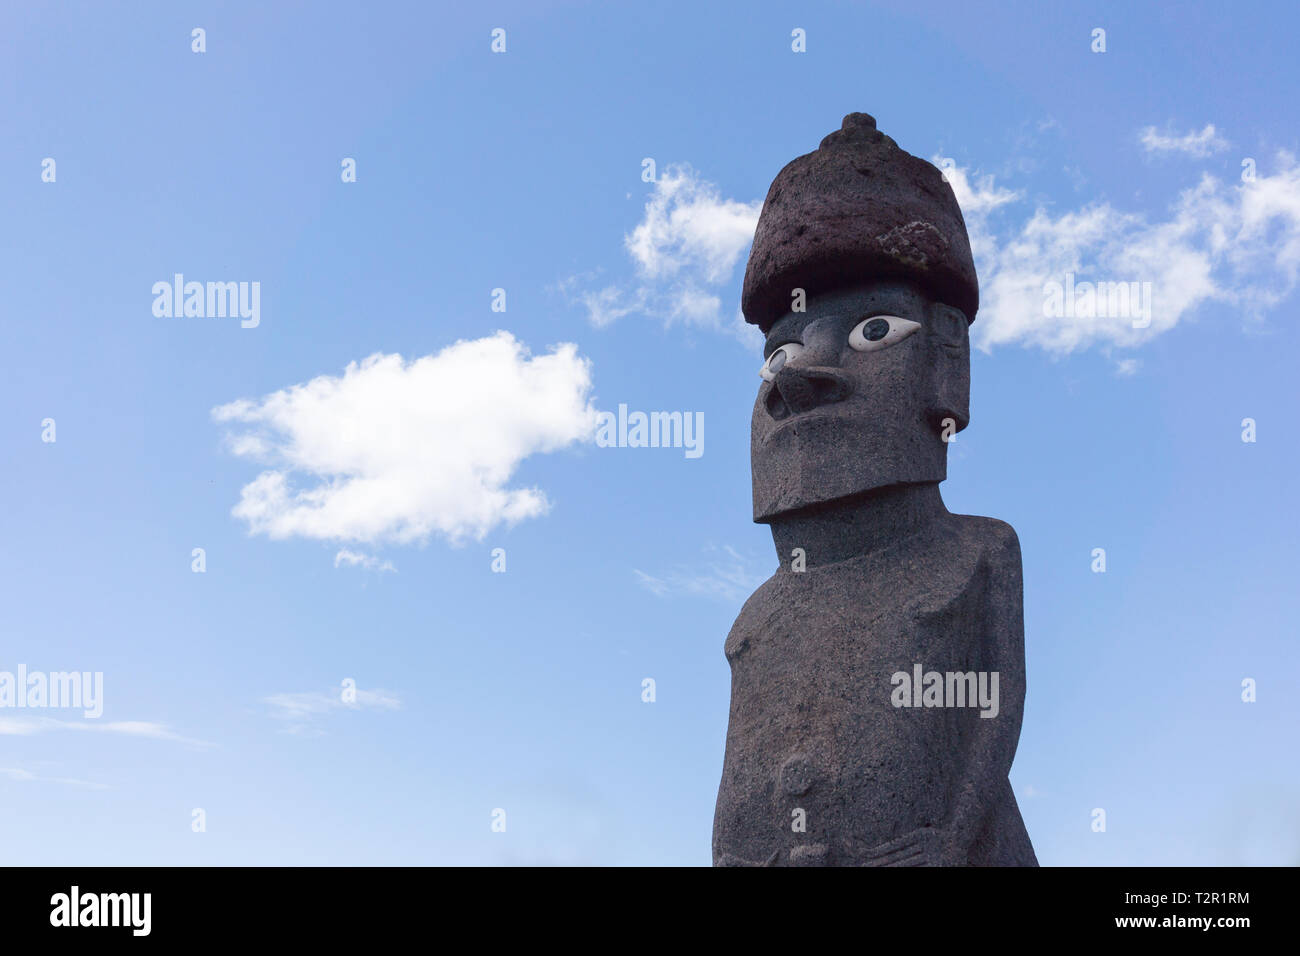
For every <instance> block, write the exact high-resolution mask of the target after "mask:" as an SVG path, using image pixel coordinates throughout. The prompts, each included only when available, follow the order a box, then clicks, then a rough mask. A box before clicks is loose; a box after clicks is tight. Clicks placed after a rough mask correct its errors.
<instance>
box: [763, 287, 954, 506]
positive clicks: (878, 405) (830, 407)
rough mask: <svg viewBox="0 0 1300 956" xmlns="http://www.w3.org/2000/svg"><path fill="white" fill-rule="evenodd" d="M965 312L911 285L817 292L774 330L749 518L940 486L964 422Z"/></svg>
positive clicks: (766, 352) (769, 339) (766, 355)
mask: <svg viewBox="0 0 1300 956" xmlns="http://www.w3.org/2000/svg"><path fill="white" fill-rule="evenodd" d="M968 349H969V346H968V339H967V322H966V317H965V316H964V315H963V314H962V313H961V312H960V311H958V310H957V309H954V308H951V307H950V306H947V305H944V304H942V303H935V302H931V301H930V300H929V299H928V298H927V297H926V296H925V295H924V294H923V293H922V292H921V291H920V290H919V289H918V288H916V287H915V286H913V285H911V284H909V283H905V282H870V283H864V284H862V285H859V286H855V287H850V288H846V289H841V290H838V291H836V292H832V293H827V294H825V295H822V296H818V297H816V298H813V299H810V300H808V302H807V310H806V311H804V312H791V313H787V314H786V315H785V316H783V317H782V318H781V319H779V320H778V321H777V322H776V323H775V324H774V325H773V326H772V328H771V330H770V331H769V332H768V335H767V343H766V345H765V347H764V350H763V355H764V360H765V361H764V364H763V368H762V371H761V372H760V374H761V376H762V379H763V382H762V385H761V386H760V387H759V390H758V399H757V401H756V402H755V403H754V415H753V420H752V426H751V434H750V458H751V464H752V468H753V476H754V520H755V521H760V522H761V521H770V520H773V519H774V518H777V517H779V516H780V515H781V514H782V513H783V512H788V511H793V510H795V509H799V508H806V507H808V506H810V505H817V504H821V503H824V502H829V501H834V500H836V499H840V498H844V497H847V496H850V495H856V494H861V493H862V492H866V491H871V490H872V489H875V488H883V487H885V486H887V485H894V484H900V483H911V482H934V481H942V480H943V479H944V478H946V477H947V450H948V449H947V443H946V442H945V440H944V437H943V436H944V433H945V431H946V432H947V434H948V435H949V436H951V435H952V434H954V433H955V432H956V431H958V430H960V429H962V428H964V427H965V426H966V423H967V420H968V418H969V413H968V411H967V401H968V399H967V396H968V393H969V390H970V371H969V361H970V359H969V350H968Z"/></svg>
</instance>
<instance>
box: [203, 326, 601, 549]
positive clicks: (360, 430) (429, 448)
mask: <svg viewBox="0 0 1300 956" xmlns="http://www.w3.org/2000/svg"><path fill="white" fill-rule="evenodd" d="M590 392H591V366H590V363H589V362H588V361H587V360H586V359H585V358H583V357H582V356H580V355H579V354H578V351H577V346H575V345H572V344H562V345H558V346H555V347H554V348H553V349H552V350H551V351H550V352H548V353H547V354H545V355H538V356H532V355H530V353H529V351H528V349H527V348H526V347H525V346H524V345H523V343H521V342H519V341H517V340H516V339H515V338H514V336H512V335H511V334H510V333H508V332H497V333H496V334H495V335H491V336H488V337H486V338H481V339H475V340H471V341H460V342H457V343H455V344H454V345H449V346H448V347H446V348H445V349H443V350H442V351H441V352H438V353H436V354H434V355H426V356H424V357H422V358H417V359H413V360H410V361H407V360H405V359H403V358H402V356H400V355H382V354H375V355H372V356H370V357H369V358H367V359H365V360H364V361H362V362H359V363H358V362H353V363H351V364H350V365H348V367H347V368H346V369H345V370H344V372H343V374H342V375H341V376H334V375H321V376H319V377H317V378H314V379H312V380H311V381H309V382H306V383H305V384H301V385H292V386H290V387H288V388H285V389H281V390H280V391H278V392H275V393H273V394H271V395H267V396H265V397H264V398H261V399H255V400H253V399H240V400H239V401H235V402H231V403H229V404H226V405H221V406H219V407H217V408H215V409H213V410H212V417H213V418H214V419H215V420H216V421H217V422H219V423H222V424H227V425H231V426H235V427H236V431H234V432H232V433H231V434H230V435H229V436H228V440H229V447H230V449H231V450H232V451H233V452H234V453H235V454H237V455H241V456H245V457H248V458H252V459H256V460H258V461H261V462H263V463H265V464H267V465H269V466H270V467H269V469H268V470H266V471H263V472H262V473H261V474H260V475H258V476H257V478H256V479H254V480H253V481H252V482H250V483H249V484H247V485H245V486H244V488H243V491H242V493H241V496H240V501H239V503H238V504H237V505H236V506H235V507H234V509H233V511H232V514H234V516H235V517H236V518H239V519H241V520H243V521H244V522H246V523H247V524H248V528H249V530H250V532H252V533H253V534H265V535H267V536H268V537H270V538H272V539H284V538H291V537H302V538H312V539H318V540H326V541H338V542H340V543H342V542H360V543H364V544H372V545H373V544H380V543H389V544H411V543H424V542H425V541H427V540H428V539H429V538H430V537H431V536H434V535H441V536H443V537H445V538H447V539H448V540H450V541H451V542H453V543H457V542H459V541H460V540H462V539H464V538H466V537H477V538H482V537H483V536H484V535H485V534H487V532H489V531H490V530H492V529H493V528H495V527H497V526H498V525H500V524H503V523H504V524H507V525H511V524H514V523H516V522H518V521H522V520H524V519H526V518H534V517H537V516H538V515H541V514H544V513H545V512H546V511H547V510H548V508H549V507H550V502H549V501H548V499H547V497H546V494H545V493H544V492H543V491H542V490H541V489H540V488H520V487H510V486H509V483H510V480H511V477H512V476H513V474H514V472H515V470H516V469H517V468H518V467H519V465H520V463H521V462H522V461H523V460H524V459H525V458H527V457H529V456H530V455H535V454H540V453H545V452H552V451H556V450H558V449H562V448H564V447H566V446H568V445H571V444H573V443H575V442H578V441H581V440H583V439H585V438H588V437H590V436H592V435H594V433H595V424H596V409H595V408H594V407H593V406H592V404H591V403H590V401H589V396H590ZM355 554H357V553H356V552H353V551H347V550H345V551H341V552H340V553H339V556H336V558H335V566H336V567H338V566H340V564H345V563H358V564H361V565H362V566H369V565H367V564H365V561H366V558H361V557H358V558H351V557H347V555H355ZM379 569H380V570H384V568H383V565H382V564H381V565H379Z"/></svg>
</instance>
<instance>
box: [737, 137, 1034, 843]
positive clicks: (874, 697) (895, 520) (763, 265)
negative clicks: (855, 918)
mask: <svg viewBox="0 0 1300 956" xmlns="http://www.w3.org/2000/svg"><path fill="white" fill-rule="evenodd" d="M741 305H742V309H743V311H744V313H745V318H746V320H747V321H749V322H752V323H754V324H756V325H758V327H759V328H760V329H761V330H762V331H763V333H764V334H765V335H766V336H767V342H766V346H765V348H764V355H765V358H766V361H765V362H764V363H763V367H762V370H761V372H760V374H761V377H762V379H763V381H762V384H761V385H760V386H759V390H758V400H757V401H756V402H755V403H754V414H753V421H752V426H751V427H752V437H751V446H750V448H751V451H750V454H751V459H752V467H753V479H754V520H755V521H756V522H760V523H765V524H768V525H770V526H771V529H772V538H773V540H774V541H775V543H776V550H777V555H778V559H779V560H780V562H781V566H780V568H779V570H778V571H777V572H776V573H775V574H774V575H773V576H772V577H771V578H769V579H768V580H767V582H766V583H764V584H763V585H762V586H761V587H760V588H759V589H758V590H757V591H755V592H754V594H753V595H752V596H751V597H750V598H749V600H748V601H746V602H745V606H744V608H743V609H742V610H741V612H740V616H739V617H738V618H737V619H736V623H735V625H734V626H733V627H732V629H731V633H730V634H729V635H728V637H727V640H726V645H725V652H726V656H727V660H728V662H729V663H730V665H731V676H732V683H731V714H730V720H729V723H728V727H727V748H726V757H725V760H724V764H723V769H722V783H721V786H720V787H719V789H718V805H717V811H716V814H715V817H714V824H713V859H714V863H715V865H719V866H745V865H752V866H760V865H769V866H779V865H795V866H800V865H804V866H806V865H831V866H836V865H866V866H916V865H931V866H936V865H938V866H951V865H1016V866H1036V865H1037V862H1038V861H1037V859H1036V858H1035V856H1034V850H1033V847H1032V845H1031V844H1030V842H1029V835H1028V833H1027V832H1026V831H1025V826H1024V823H1023V821H1022V820H1021V818H1020V810H1019V808H1018V807H1017V805H1016V799H1015V796H1014V795H1013V793H1012V790H1011V784H1010V782H1009V781H1008V779H1007V774H1008V772H1009V770H1010V768H1011V761H1012V758H1013V757H1014V756H1015V752H1016V741H1017V740H1018V738H1019V736H1020V721H1021V712H1022V708H1023V704H1024V694H1025V653H1024V625H1023V614H1022V603H1021V601H1022V598H1021V566H1020V544H1019V542H1018V540H1017V538H1016V533H1015V531H1014V530H1013V529H1012V528H1011V526H1010V525H1008V524H1005V523H1004V522H1001V521H998V520H996V519H993V518H979V517H971V516H968V515H954V514H951V513H950V512H949V511H948V510H947V509H946V508H945V507H944V504H943V499H942V498H941V497H940V495H939V482H941V481H943V480H944V478H946V477H947V450H948V442H949V440H951V438H952V436H953V435H955V433H956V432H958V431H960V430H961V429H962V428H965V427H966V424H967V422H968V421H969V411H968V404H969V392H970V352H969V338H968V325H969V323H970V322H971V321H973V320H974V318H975V312H976V310H977V308H978V307H979V285H978V281H977V279H976V277H975V266H974V263H973V261H972V258H971V251H970V242H969V240H968V238H967V236H966V225H965V222H964V221H963V219H962V215H961V210H960V209H959V208H958V205H957V200H956V198H955V197H954V195H953V192H952V189H951V187H950V186H949V185H948V183H947V182H946V181H945V180H944V178H943V177H942V175H941V174H940V172H939V170H938V169H936V168H935V167H934V166H932V165H931V164H930V163H927V162H925V161H924V160H922V159H919V158H917V157H915V156H912V155H910V154H909V153H907V152H904V151H903V150H901V149H899V148H898V146H897V145H896V144H895V143H894V141H893V140H892V139H890V138H889V137H888V136H885V135H883V134H881V133H880V132H878V131H877V130H876V123H875V120H873V119H872V118H871V117H870V116H868V115H866V114H865V113H852V114H850V115H849V116H847V117H845V119H844V124H843V127H842V128H841V129H840V130H838V131H837V132H834V133H831V134H830V135H829V136H827V137H826V138H825V139H824V140H822V142H821V146H820V147H819V148H818V149H817V150H816V151H815V152H812V153H809V154H807V155H805V156H800V157H799V158H798V159H796V160H794V161H793V162H791V163H790V164H789V165H788V166H786V167H785V168H784V169H783V170H781V172H780V174H778V175H777V177H776V180H775V181H774V182H773V183H772V188H771V189H770V190H769V191H768V194H767V200H766V202H765V203H764V205H763V212H762V215H761V216H760V217H759V221H758V229H757V231H756V232H755V235H754V245H753V250H752V251H751V253H750V257H749V266H748V269H747V270H746V273H745V285H744V291H743V296H742V302H741Z"/></svg>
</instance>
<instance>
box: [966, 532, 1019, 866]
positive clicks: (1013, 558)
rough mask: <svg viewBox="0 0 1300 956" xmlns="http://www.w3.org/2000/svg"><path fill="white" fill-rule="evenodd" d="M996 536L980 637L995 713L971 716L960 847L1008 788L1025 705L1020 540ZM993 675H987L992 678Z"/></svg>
mask: <svg viewBox="0 0 1300 956" xmlns="http://www.w3.org/2000/svg"><path fill="white" fill-rule="evenodd" d="M996 531H997V539H996V541H995V542H994V543H993V545H992V546H991V547H990V549H989V551H988V552H987V554H986V560H987V561H988V572H989V577H988V586H987V588H986V590H985V601H984V618H983V621H982V622H981V632H982V635H983V641H982V649H981V655H980V658H981V659H980V662H979V666H980V667H981V669H983V670H986V671H989V672H994V671H996V672H997V674H998V694H997V701H998V711H997V716H996V717H975V718H974V719H973V723H974V725H975V733H974V737H973V740H972V743H971V745H970V747H969V749H968V751H967V753H966V754H965V776H964V779H963V780H962V783H961V786H960V789H959V790H958V791H957V793H956V795H955V800H954V804H953V809H952V813H951V816H950V825H949V828H950V830H951V832H952V836H953V838H954V839H955V841H956V842H957V844H958V847H959V848H960V850H962V851H964V850H966V849H967V848H968V847H969V845H970V843H971V841H973V840H974V839H975V838H976V837H977V836H978V834H979V832H980V830H981V828H982V825H983V822H984V819H985V817H987V815H988V814H989V812H990V811H991V810H992V809H993V808H994V807H995V806H996V805H997V802H998V800H999V791H1000V790H1001V789H1002V788H1004V787H1005V786H1006V780H1007V776H1008V774H1010V772H1011V762H1012V760H1013V759H1014V758H1015V755H1016V744H1017V743H1018V742H1019V740H1020V724H1021V720H1022V718H1023V716H1024V705H1025V623H1024V585H1023V574H1024V572H1023V570H1022V566H1021V557H1020V541H1019V539H1018V538H1017V537H1016V532H1015V530H1014V529H1013V528H1012V527H1011V526H1010V525H1008V524H1005V523H1003V522H998V525H997V527H996ZM990 679H991V678H990Z"/></svg>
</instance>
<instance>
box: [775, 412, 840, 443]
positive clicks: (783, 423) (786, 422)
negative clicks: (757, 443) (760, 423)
mask: <svg viewBox="0 0 1300 956" xmlns="http://www.w3.org/2000/svg"><path fill="white" fill-rule="evenodd" d="M837 405H838V403H836V404H835V405H819V406H818V407H816V408H810V409H808V411H806V412H799V413H798V414H797V415H787V416H786V417H784V418H781V419H778V420H777V421H776V422H775V424H774V425H773V427H772V428H770V429H769V430H768V431H767V434H766V435H764V436H763V444H764V445H766V444H769V443H770V442H771V441H772V440H773V439H775V438H776V437H777V436H778V435H780V434H781V433H782V432H784V431H786V430H787V429H789V428H791V427H792V426H795V425H804V424H807V423H808V422H810V421H813V420H814V419H819V418H844V417H846V416H845V415H844V414H843V413H842V412H841V411H840V409H839V408H838V407H837Z"/></svg>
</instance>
